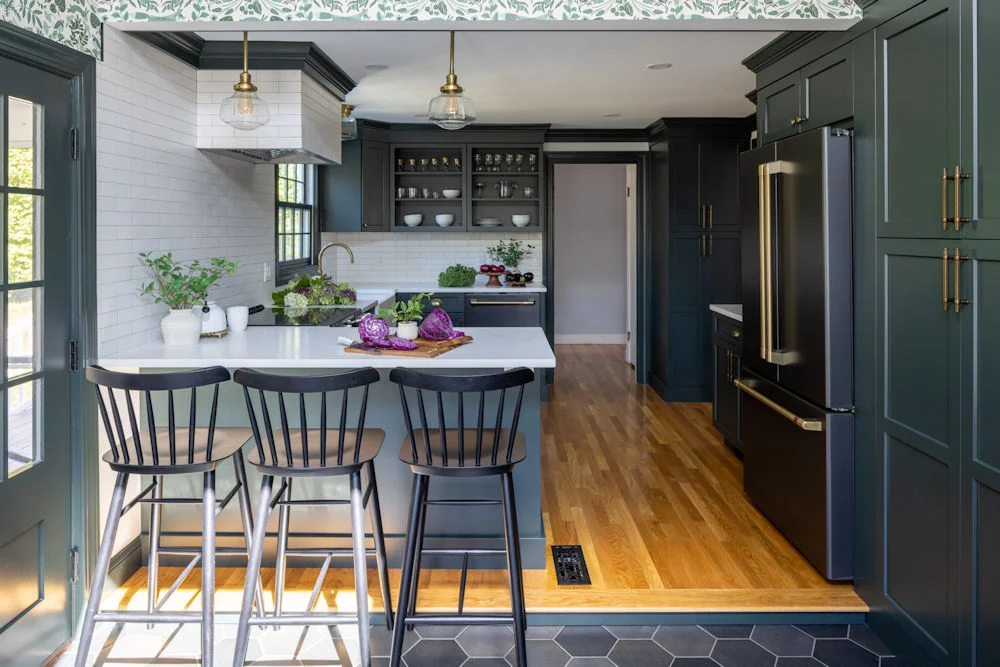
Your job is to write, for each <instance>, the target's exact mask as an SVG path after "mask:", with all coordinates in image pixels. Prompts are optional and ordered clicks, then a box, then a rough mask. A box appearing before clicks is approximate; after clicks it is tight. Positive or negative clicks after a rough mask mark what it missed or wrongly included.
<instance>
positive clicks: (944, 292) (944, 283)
mask: <svg viewBox="0 0 1000 667" xmlns="http://www.w3.org/2000/svg"><path fill="white" fill-rule="evenodd" d="M941 303H942V304H944V309H945V311H947V310H948V304H949V303H951V299H950V298H949V297H948V249H947V248H945V249H944V250H942V251H941Z"/></svg>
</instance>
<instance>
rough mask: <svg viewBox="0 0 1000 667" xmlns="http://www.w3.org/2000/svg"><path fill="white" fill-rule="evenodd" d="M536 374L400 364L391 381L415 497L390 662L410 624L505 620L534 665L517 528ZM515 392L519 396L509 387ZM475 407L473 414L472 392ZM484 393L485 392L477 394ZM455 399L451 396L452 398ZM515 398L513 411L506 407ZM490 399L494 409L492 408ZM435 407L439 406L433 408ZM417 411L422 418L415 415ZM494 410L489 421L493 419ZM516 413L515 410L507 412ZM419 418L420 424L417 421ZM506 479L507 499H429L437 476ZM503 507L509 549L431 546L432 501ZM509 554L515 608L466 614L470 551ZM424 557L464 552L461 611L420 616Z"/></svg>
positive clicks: (523, 661) (520, 654)
mask: <svg viewBox="0 0 1000 667" xmlns="http://www.w3.org/2000/svg"><path fill="white" fill-rule="evenodd" d="M534 377H535V374H534V372H533V371H531V370H530V369H527V368H518V369H514V370H511V371H507V372H504V373H497V374H492V375H476V376H450V375H436V374H433V375H432V374H429V373H421V372H418V371H413V370H408V369H395V370H393V371H392V373H390V375H389V379H390V380H391V381H392V382H395V383H396V384H398V385H399V394H400V397H401V400H402V404H403V415H404V418H405V420H406V431H407V438H406V440H405V441H404V442H403V445H402V447H401V448H400V450H399V458H400V460H401V461H403V462H404V463H406V464H408V465H409V466H410V469H411V470H412V471H413V474H414V479H413V495H412V499H411V503H410V516H409V521H408V532H407V536H406V551H405V552H404V555H403V568H402V578H401V580H400V586H399V602H398V604H397V605H396V626H395V628H394V630H393V638H392V657H391V659H390V662H389V664H390V665H391V667H399V665H401V664H402V649H403V639H404V635H403V633H404V631H405V629H406V627H407V626H413V625H426V624H444V625H502V624H507V623H511V624H513V626H514V642H515V656H516V665H517V667H527V664H528V659H527V644H526V642H525V629H526V627H527V615H526V614H525V610H524V584H523V578H522V574H521V548H520V542H519V540H518V531H517V511H516V508H515V505H514V477H513V472H514V466H515V465H516V464H518V463H520V462H521V461H523V460H524V459H525V456H526V448H525V439H524V435H523V434H522V433H520V432H519V431H518V430H517V427H518V422H519V420H520V415H521V404H522V399H523V398H524V387H525V385H527V384H530V383H531V382H532V381H533V380H534ZM408 390H410V393H411V394H416V409H415V410H411V400H412V399H408V398H407V391H408ZM509 390H511V391H512V393H513V390H516V396H515V397H514V399H513V400H512V401H508V400H507V393H508V391H509ZM425 392H427V393H429V394H431V395H432V399H431V400H435V399H436V400H435V403H436V405H432V406H431V410H432V411H433V412H432V415H433V413H434V412H436V422H437V424H436V427H435V428H432V424H431V423H430V422H429V421H428V415H427V413H428V408H427V401H426V400H425V396H424V394H425ZM467 394H468V395H472V399H471V400H470V401H469V403H471V406H472V407H473V410H472V411H470V412H469V413H468V415H467V412H466V395H467ZM476 395H478V398H477V397H476ZM446 396H447V397H448V398H447V399H446V398H445V397H446ZM446 400H447V402H448V403H449V410H448V412H451V410H450V404H452V403H453V404H454V408H455V410H454V412H453V413H452V414H454V415H455V417H454V422H453V426H454V427H453V428H449V427H448V422H447V420H446V416H445V414H446V409H445V402H446ZM509 403H512V404H513V405H512V407H511V409H509V410H505V407H508V404H509ZM488 405H489V407H487V406H488ZM434 408H436V410H434ZM413 412H415V413H416V417H414V416H413V414H412V413H413ZM487 413H489V414H490V419H489V420H487ZM507 413H509V414H507ZM467 416H468V417H470V421H471V420H474V423H475V427H473V428H468V427H467V420H466V417H467ZM417 419H419V423H417V424H416V428H415V427H414V424H415V423H416V422H417ZM491 476H494V477H496V476H498V477H499V478H500V496H501V500H490V499H482V500H479V499H476V500H464V499H455V500H447V499H433V500H431V499H429V498H428V488H429V486H430V478H431V477H452V478H481V477H491ZM483 505H501V507H502V511H503V516H504V536H505V542H506V546H505V548H504V549H438V548H435V549H425V548H424V546H423V545H424V530H425V527H426V523H427V509H428V507H430V506H473V507H476V506H483ZM500 554H503V555H505V556H506V557H507V572H508V575H509V577H510V595H511V603H512V605H511V606H512V609H511V613H510V614H478V613H464V611H463V608H464V601H465V584H466V580H467V576H468V569H469V556H481V555H500ZM422 555H435V556H462V578H461V583H460V588H459V593H458V612H457V613H454V614H421V613H418V612H417V591H418V588H419V579H420V562H421V556H422Z"/></svg>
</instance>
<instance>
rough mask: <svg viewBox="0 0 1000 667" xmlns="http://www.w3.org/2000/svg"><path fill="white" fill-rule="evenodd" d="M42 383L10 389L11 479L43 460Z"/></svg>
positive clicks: (8, 406) (9, 454)
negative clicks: (40, 423) (37, 408)
mask: <svg viewBox="0 0 1000 667" xmlns="http://www.w3.org/2000/svg"><path fill="white" fill-rule="evenodd" d="M41 395H42V381H41V380H32V381H30V382H24V383H22V384H19V385H15V386H13V387H10V388H8V389H7V471H8V472H7V474H8V476H10V477H13V476H14V475H16V474H17V473H18V472H19V471H20V470H22V469H24V468H27V467H28V466H30V465H32V464H33V463H37V462H38V461H40V460H41V454H42V452H41V447H40V446H39V443H40V442H41V437H40V436H41V433H40V432H39V431H40V430H41V429H40V428H39V421H40V420H39V414H40V413H41V410H36V409H35V408H36V406H38V407H40V406H41V404H42V401H41Z"/></svg>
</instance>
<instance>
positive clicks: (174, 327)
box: [160, 308, 201, 347]
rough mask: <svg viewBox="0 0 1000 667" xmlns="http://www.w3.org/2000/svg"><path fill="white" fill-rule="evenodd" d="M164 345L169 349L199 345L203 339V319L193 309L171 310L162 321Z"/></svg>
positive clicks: (161, 328) (161, 329)
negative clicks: (201, 338) (199, 340)
mask: <svg viewBox="0 0 1000 667" xmlns="http://www.w3.org/2000/svg"><path fill="white" fill-rule="evenodd" d="M160 332H161V333H162V334H163V344H164V345H167V346H168V347H177V346H180V345H197V344H198V339H199V338H200V337H201V317H199V316H198V315H197V314H195V312H194V310H193V309H191V308H186V309H181V310H171V311H170V314H169V315H167V316H166V317H164V318H163V319H162V320H160Z"/></svg>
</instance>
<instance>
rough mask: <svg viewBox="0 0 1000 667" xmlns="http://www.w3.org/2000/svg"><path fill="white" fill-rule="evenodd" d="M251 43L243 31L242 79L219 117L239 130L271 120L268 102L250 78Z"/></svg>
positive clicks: (259, 125)
mask: <svg viewBox="0 0 1000 667" xmlns="http://www.w3.org/2000/svg"><path fill="white" fill-rule="evenodd" d="M248 54H249V44H248V39H247V33H246V32H244V33H243V72H242V73H240V81H239V83H237V84H236V85H234V86H233V90H234V91H236V92H234V93H233V94H232V95H231V96H230V97H227V98H226V99H225V100H223V102H222V107H221V108H220V109H219V118H221V119H222V120H223V122H224V123H226V124H227V125H232V126H233V127H235V128H236V129H237V130H256V129H257V128H258V127H262V126H264V125H267V124H268V122H270V120H271V109H270V107H269V105H268V103H267V102H266V101H265V100H263V99H261V98H260V97H259V96H258V95H257V86H255V85H254V84H253V82H252V81H251V80H250V72H249V71H248V64H249V63H248V59H249V56H248Z"/></svg>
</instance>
